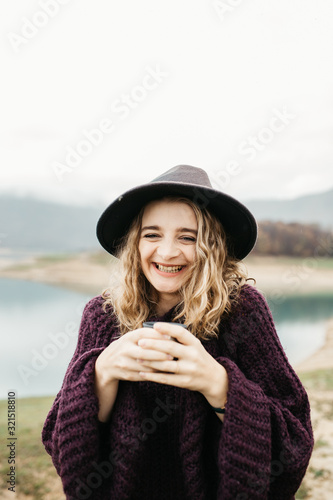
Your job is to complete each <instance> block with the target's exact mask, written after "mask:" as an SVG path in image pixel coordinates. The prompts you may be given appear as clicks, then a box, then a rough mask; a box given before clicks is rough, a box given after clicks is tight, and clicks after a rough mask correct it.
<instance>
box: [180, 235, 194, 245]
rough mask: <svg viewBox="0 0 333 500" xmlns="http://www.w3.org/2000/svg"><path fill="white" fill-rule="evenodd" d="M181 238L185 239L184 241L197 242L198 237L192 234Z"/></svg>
mask: <svg viewBox="0 0 333 500" xmlns="http://www.w3.org/2000/svg"><path fill="white" fill-rule="evenodd" d="M181 239H182V240H184V241H189V242H192V243H195V242H196V239H195V238H193V237H192V236H182V237H181Z"/></svg>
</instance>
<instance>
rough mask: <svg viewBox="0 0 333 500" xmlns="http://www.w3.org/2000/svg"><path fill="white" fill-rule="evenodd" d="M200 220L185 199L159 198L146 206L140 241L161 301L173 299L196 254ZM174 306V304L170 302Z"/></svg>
mask: <svg viewBox="0 0 333 500" xmlns="http://www.w3.org/2000/svg"><path fill="white" fill-rule="evenodd" d="M197 229H198V225H197V221H196V217H195V214H194V212H193V210H192V208H191V207H190V206H189V205H187V204H186V203H182V202H176V201H175V202H174V201H165V200H164V201H163V200H157V201H153V202H151V203H149V204H148V205H147V206H146V207H145V210H144V213H143V217H142V225H141V235H140V241H139V252H140V257H141V266H142V270H143V272H144V275H145V276H146V278H147V280H148V281H149V282H150V283H151V285H152V286H153V287H154V288H155V290H156V291H157V292H158V296H159V304H160V303H161V302H163V301H168V303H170V301H171V302H172V300H173V299H174V305H176V303H177V301H178V293H177V292H178V290H179V288H180V286H181V285H182V284H183V283H184V281H185V279H186V278H187V270H188V268H189V266H190V265H191V264H192V263H193V262H194V260H195V255H196V250H195V249H196V239H197ZM171 307H172V305H171Z"/></svg>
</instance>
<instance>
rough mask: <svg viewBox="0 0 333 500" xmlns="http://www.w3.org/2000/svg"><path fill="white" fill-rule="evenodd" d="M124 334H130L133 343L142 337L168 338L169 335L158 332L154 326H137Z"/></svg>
mask: <svg viewBox="0 0 333 500" xmlns="http://www.w3.org/2000/svg"><path fill="white" fill-rule="evenodd" d="M126 335H132V340H133V342H135V343H137V342H138V340H140V339H143V338H150V339H160V340H170V335H168V334H165V333H163V332H158V331H157V330H155V329H154V328H138V329H137V330H133V331H132V332H128V333H127V334H126Z"/></svg>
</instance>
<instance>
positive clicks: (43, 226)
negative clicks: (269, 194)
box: [0, 189, 333, 253]
mask: <svg viewBox="0 0 333 500" xmlns="http://www.w3.org/2000/svg"><path fill="white" fill-rule="evenodd" d="M245 204H246V206H248V207H249V209H250V210H251V211H252V212H253V214H254V216H255V217H256V219H257V220H258V221H261V220H271V221H282V222H300V223H303V224H309V223H314V224H318V225H319V226H321V227H322V228H324V229H333V189H331V190H329V191H326V192H324V193H320V194H313V195H307V196H302V197H299V198H296V199H294V200H272V201H268V200H251V201H248V202H245ZM103 208H105V207H104V206H103V207H101V208H98V207H89V206H84V207H78V206H75V205H63V204H60V203H55V202H47V201H43V200H39V199H35V198H31V197H29V198H20V197H18V196H14V195H9V194H6V195H4V194H3V195H0V241H1V248H9V249H16V250H20V251H21V250H22V251H24V250H27V251H29V252H45V253H53V252H54V253H66V252H80V251H88V250H97V249H101V247H100V245H99V243H98V240H97V237H96V224H97V221H98V218H99V217H100V215H101V213H102V211H103Z"/></svg>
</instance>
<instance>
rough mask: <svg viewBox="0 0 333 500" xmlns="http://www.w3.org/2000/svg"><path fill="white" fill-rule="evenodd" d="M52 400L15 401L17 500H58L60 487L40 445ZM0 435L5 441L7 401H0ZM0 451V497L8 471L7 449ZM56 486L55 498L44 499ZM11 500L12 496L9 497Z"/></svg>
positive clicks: (52, 467) (49, 398)
mask: <svg viewBox="0 0 333 500" xmlns="http://www.w3.org/2000/svg"><path fill="white" fill-rule="evenodd" d="M53 400H54V398H53V397H43V398H24V399H20V400H17V409H16V419H17V420H16V425H17V427H16V437H17V448H16V464H15V466H16V495H18V494H19V498H33V499H34V500H44V499H45V498H50V499H51V498H52V499H58V500H60V499H61V498H64V496H61V487H60V489H59V486H60V483H59V481H60V480H59V479H58V476H57V473H56V471H55V469H54V466H53V464H52V461H51V458H50V456H49V455H48V454H47V453H46V451H45V449H44V446H43V444H42V442H41V430H42V426H43V423H44V421H45V418H46V415H47V413H48V411H49V409H50V408H51V405H52V402H53ZM0 415H1V420H0V432H1V435H2V436H4V437H5V438H7V437H9V436H8V433H7V422H6V415H7V401H0ZM5 448H6V447H4V446H2V447H1V449H0V470H1V478H0V481H1V483H0V497H2V496H3V495H2V494H1V492H3V493H4V491H5V490H7V487H8V485H7V484H6V480H7V479H6V474H7V473H8V471H9V465H8V452H7V450H8V448H6V449H5ZM55 484H59V486H58V487H57V494H56V496H52V495H51V496H48V494H49V493H50V492H51V488H50V486H51V485H55ZM13 498H14V495H13Z"/></svg>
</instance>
